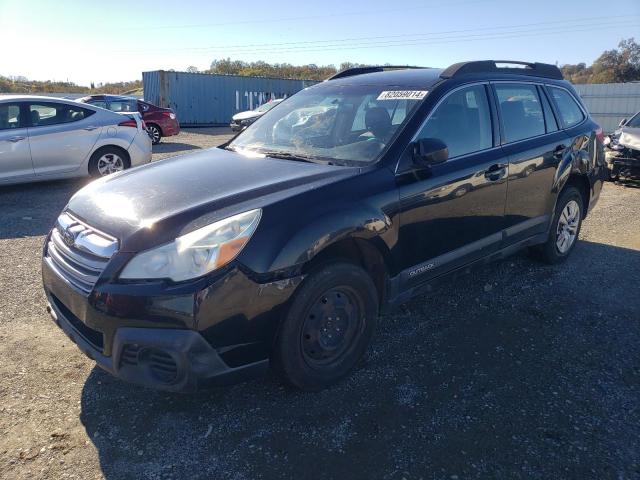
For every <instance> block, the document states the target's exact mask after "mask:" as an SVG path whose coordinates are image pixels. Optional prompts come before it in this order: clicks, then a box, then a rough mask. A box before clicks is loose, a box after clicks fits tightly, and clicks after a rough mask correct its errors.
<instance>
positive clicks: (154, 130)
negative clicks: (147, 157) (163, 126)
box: [147, 123, 162, 145]
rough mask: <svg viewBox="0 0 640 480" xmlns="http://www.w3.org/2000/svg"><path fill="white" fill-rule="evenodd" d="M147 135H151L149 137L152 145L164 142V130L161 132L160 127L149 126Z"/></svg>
mask: <svg viewBox="0 0 640 480" xmlns="http://www.w3.org/2000/svg"><path fill="white" fill-rule="evenodd" d="M147 133H148V134H149V137H151V143H152V144H153V145H157V144H159V143H160V141H161V140H162V130H160V127H159V126H157V125H154V124H153V123H151V124H149V125H147Z"/></svg>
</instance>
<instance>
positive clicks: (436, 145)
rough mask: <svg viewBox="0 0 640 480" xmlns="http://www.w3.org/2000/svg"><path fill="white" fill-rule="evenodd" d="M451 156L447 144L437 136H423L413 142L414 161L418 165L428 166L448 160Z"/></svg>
mask: <svg viewBox="0 0 640 480" xmlns="http://www.w3.org/2000/svg"><path fill="white" fill-rule="evenodd" d="M448 158H449V149H448V148H447V145H446V144H445V143H444V142H443V141H442V140H440V139H437V138H421V139H419V140H417V141H416V142H414V143H413V161H414V163H415V164H416V165H419V166H422V167H428V166H430V165H435V164H437V163H443V162H446V161H447V159H448Z"/></svg>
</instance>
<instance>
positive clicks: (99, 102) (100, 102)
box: [87, 100, 107, 109]
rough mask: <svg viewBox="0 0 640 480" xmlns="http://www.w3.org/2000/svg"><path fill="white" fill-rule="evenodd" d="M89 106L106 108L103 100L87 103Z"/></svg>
mask: <svg viewBox="0 0 640 480" xmlns="http://www.w3.org/2000/svg"><path fill="white" fill-rule="evenodd" d="M87 103H88V104H89V105H93V106H94V107H100V108H104V109H106V108H107V102H105V101H104V100H91V101H90V102H87Z"/></svg>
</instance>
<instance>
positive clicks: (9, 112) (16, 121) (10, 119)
mask: <svg viewBox="0 0 640 480" xmlns="http://www.w3.org/2000/svg"><path fill="white" fill-rule="evenodd" d="M19 127H20V105H19V104H17V103H1V104H0V130H9V129H12V128H19Z"/></svg>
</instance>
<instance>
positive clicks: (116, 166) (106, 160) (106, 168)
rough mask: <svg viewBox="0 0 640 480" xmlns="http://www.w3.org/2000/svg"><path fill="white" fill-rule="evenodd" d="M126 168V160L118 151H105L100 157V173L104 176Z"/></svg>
mask: <svg viewBox="0 0 640 480" xmlns="http://www.w3.org/2000/svg"><path fill="white" fill-rule="evenodd" d="M122 170H124V161H123V160H122V157H120V155H118V154H116V153H105V154H104V155H102V156H101V157H100V158H99V159H98V173H99V174H100V176H102V177H104V176H105V175H109V174H111V173H116V172H121V171H122Z"/></svg>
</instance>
